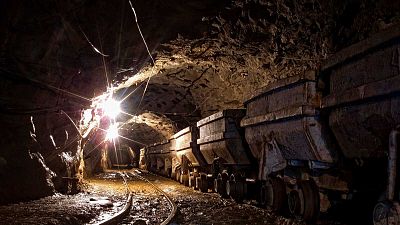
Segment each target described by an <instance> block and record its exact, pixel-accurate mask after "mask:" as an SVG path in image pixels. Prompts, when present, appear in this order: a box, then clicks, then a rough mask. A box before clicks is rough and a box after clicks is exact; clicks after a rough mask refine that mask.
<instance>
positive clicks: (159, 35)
mask: <svg viewBox="0 0 400 225" xmlns="http://www.w3.org/2000/svg"><path fill="white" fill-rule="evenodd" d="M132 4H133V6H134V8H135V10H136V13H137V19H138V23H139V25H140V28H141V32H142V33H143V36H144V38H145V40H146V42H147V44H148V47H149V50H150V52H151V54H152V56H153V58H154V60H155V64H154V65H153V64H152V61H151V60H150V57H149V55H148V53H147V51H146V48H145V45H144V43H143V40H142V38H141V36H140V33H139V30H138V28H137V24H136V23H135V17H134V14H133V12H132V10H131V8H130V5H129V2H128V1H122V0H120V1H94V0H75V1H2V2H1V9H0V10H1V18H2V19H1V25H0V26H1V29H2V32H1V34H0V37H1V39H0V40H1V42H0V69H1V70H0V72H1V74H2V75H1V76H2V78H1V79H2V88H1V90H0V93H1V94H0V111H1V112H2V114H3V115H4V116H2V121H3V122H4V123H5V124H7V125H6V127H7V128H8V129H16V130H18V131H19V134H16V136H17V137H18V135H20V136H23V137H24V140H26V143H25V145H26V146H31V141H32V137H31V136H32V135H30V136H28V139H27V138H26V136H27V134H29V132H31V133H32V128H31V126H32V125H31V124H32V121H33V122H35V121H40V124H39V125H37V126H39V128H38V130H43V132H41V133H40V134H37V137H36V138H38V139H42V140H43V141H42V142H43V143H46V146H48V148H56V149H57V148H59V147H60V146H61V145H62V146H64V145H65V143H66V142H67V141H71V138H70V137H72V136H73V135H72V134H74V132H75V135H76V131H75V129H74V128H73V126H72V125H71V124H70V123H69V120H68V119H67V118H66V117H65V116H64V115H62V113H61V111H60V110H63V111H64V112H66V113H68V114H69V116H70V117H72V119H73V120H75V121H77V120H79V118H80V109H83V108H88V107H89V106H90V102H89V101H88V99H91V98H92V97H95V96H98V95H100V94H101V93H103V92H104V91H106V86H107V80H108V82H109V83H112V85H113V86H114V87H115V90H116V96H117V97H118V98H119V99H122V98H125V97H126V96H127V94H129V93H131V92H133V93H132V94H131V95H129V97H127V98H126V100H125V101H124V102H123V103H122V108H123V110H124V111H125V112H127V113H129V114H131V116H129V115H127V114H125V115H122V116H120V118H119V119H120V120H121V121H122V122H126V125H125V126H124V127H123V129H122V132H123V133H124V135H126V136H127V137H130V138H134V139H135V140H136V141H139V142H141V143H144V144H151V143H154V142H156V141H161V140H163V139H166V138H168V137H169V135H171V134H172V133H173V132H175V131H176V130H178V129H181V128H183V127H185V126H188V125H190V124H193V123H194V122H196V121H197V120H199V119H200V118H201V117H205V116H208V115H210V114H212V113H214V112H217V111H218V110H221V109H226V108H238V107H243V104H242V103H243V101H244V100H245V99H246V98H248V97H249V96H251V94H252V93H253V92H254V90H256V89H258V88H260V87H262V86H264V85H266V84H268V83H270V82H272V81H274V80H277V79H280V78H284V77H287V76H293V75H296V74H300V73H303V72H304V71H308V70H314V69H317V68H318V66H319V64H320V63H321V61H323V60H324V59H325V58H326V57H328V56H329V55H330V54H333V53H334V52H336V51H337V50H339V49H341V48H343V47H345V46H347V45H350V44H352V43H354V42H356V41H359V40H361V39H364V38H365V37H367V36H369V35H370V34H372V33H375V32H377V31H379V30H381V29H384V28H385V27H387V26H389V25H391V24H393V23H395V22H397V21H399V13H398V12H399V6H398V5H397V6H395V5H392V4H391V1H385V0H382V1H364V0H358V1H339V2H338V1H313V0H301V1H291V0H285V1H283V0H279V1H264V0H259V1H257V0H254V1H239V0H238V1H227V0H226V1H212V0H208V1H205V0H191V1H184V0H173V1H163V0H154V1H132ZM396 7H397V8H396ZM149 78H150V80H148V79H149ZM147 81H149V83H148V85H147ZM145 89H146V93H145V94H144V95H143V92H144V90H145ZM78 95H79V96H83V97H79V96H78ZM134 116H136V117H134ZM32 118H33V119H32ZM10 121H12V122H10ZM37 123H39V122H37ZM67 131H69V132H67ZM65 132H67V133H69V138H68V137H66V135H65ZM49 135H52V136H54V138H53V139H54V140H55V143H56V144H54V143H53V141H52V140H50V139H49ZM12 138H14V137H9V139H7V138H6V139H5V140H3V141H4V142H5V143H7V141H8V140H11V139H12ZM67 139H68V140H67ZM136 144H137V143H136ZM136 144H135V145H136ZM58 145H60V146H58ZM40 148H41V149H45V148H46V147H44V146H41V147H40ZM42 151H44V152H46V151H47V150H42Z"/></svg>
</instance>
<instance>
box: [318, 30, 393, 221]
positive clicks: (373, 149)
mask: <svg viewBox="0 0 400 225" xmlns="http://www.w3.org/2000/svg"><path fill="white" fill-rule="evenodd" d="M320 83H321V84H324V85H325V86H326V90H327V91H326V92H325V93H324V96H323V101H322V108H323V109H324V110H327V111H329V112H330V115H329V124H330V127H331V129H332V131H333V133H334V136H335V137H336V139H337V142H338V144H339V146H340V148H341V150H342V152H343V155H344V156H345V157H346V158H347V159H353V160H354V161H359V160H360V159H362V160H363V161H362V165H359V166H358V167H357V168H356V169H357V170H361V169H363V171H364V172H363V173H361V175H360V176H356V175H354V176H355V177H357V180H361V181H362V182H359V183H363V184H359V186H364V187H368V188H380V189H381V190H382V194H381V196H385V198H384V199H382V198H381V200H383V201H381V202H379V203H378V204H377V205H376V207H375V210H374V223H376V224H378V223H379V224H380V222H382V221H384V220H387V219H388V216H389V211H390V210H391V209H392V208H394V207H397V213H398V212H399V210H398V208H399V207H398V203H397V202H398V201H399V197H398V196H399V189H398V188H399V185H398V183H396V182H397V181H398V180H399V179H398V177H397V175H396V173H398V171H399V170H398V168H397V166H398V162H397V160H396V159H397V158H398V154H397V151H398V136H399V124H400V26H399V25H397V26H394V27H392V28H391V29H387V30H385V31H383V32H382V33H379V34H377V35H375V36H373V37H371V38H369V39H367V40H365V41H362V42H360V43H357V44H355V45H353V46H350V47H348V48H346V49H344V50H342V51H340V52H339V53H337V54H335V55H334V56H333V57H332V58H330V59H329V60H327V61H326V63H325V64H324V65H323V66H322V74H321V82H320ZM387 156H389V157H387ZM387 158H389V160H388V159H387ZM385 165H387V168H386V166H385ZM368 168H370V169H368ZM354 180H355V179H354ZM357 185H358V184H357V183H356V184H354V186H357ZM396 205H397V206H396ZM392 216H393V217H395V216H397V219H399V215H398V214H396V215H392ZM396 221H398V220H396Z"/></svg>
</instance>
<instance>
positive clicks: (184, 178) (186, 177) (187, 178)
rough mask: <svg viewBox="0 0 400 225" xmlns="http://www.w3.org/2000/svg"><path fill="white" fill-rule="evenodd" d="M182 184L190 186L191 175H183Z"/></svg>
mask: <svg viewBox="0 0 400 225" xmlns="http://www.w3.org/2000/svg"><path fill="white" fill-rule="evenodd" d="M181 177H182V178H181V179H182V184H183V185H185V186H189V175H188V174H182V176H181Z"/></svg>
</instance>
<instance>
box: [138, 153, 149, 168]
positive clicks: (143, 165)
mask: <svg viewBox="0 0 400 225" xmlns="http://www.w3.org/2000/svg"><path fill="white" fill-rule="evenodd" d="M147 163H148V161H147V159H146V148H141V149H140V156H139V169H142V170H145V169H147Z"/></svg>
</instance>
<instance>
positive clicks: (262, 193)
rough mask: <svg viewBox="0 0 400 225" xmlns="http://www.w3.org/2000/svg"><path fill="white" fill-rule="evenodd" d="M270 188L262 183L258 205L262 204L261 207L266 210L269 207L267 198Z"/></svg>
mask: <svg viewBox="0 0 400 225" xmlns="http://www.w3.org/2000/svg"><path fill="white" fill-rule="evenodd" d="M267 189H268V187H267V184H266V183H265V182H262V183H261V186H260V192H259V197H258V203H259V204H260V207H262V208H265V207H266V206H267V198H268V197H267V196H268V194H267V193H268V190H267Z"/></svg>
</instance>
